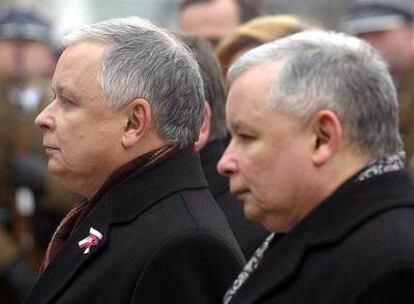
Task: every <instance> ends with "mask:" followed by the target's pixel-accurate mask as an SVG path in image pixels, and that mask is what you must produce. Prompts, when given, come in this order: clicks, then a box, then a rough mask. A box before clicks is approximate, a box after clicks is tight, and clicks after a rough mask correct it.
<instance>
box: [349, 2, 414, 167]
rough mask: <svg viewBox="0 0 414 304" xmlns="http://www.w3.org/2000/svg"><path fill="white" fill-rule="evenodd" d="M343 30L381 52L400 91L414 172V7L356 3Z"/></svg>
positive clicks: (403, 127)
mask: <svg viewBox="0 0 414 304" xmlns="http://www.w3.org/2000/svg"><path fill="white" fill-rule="evenodd" d="M342 27H343V30H344V31H345V32H347V33H349V34H352V35H355V36H357V37H359V38H361V39H363V40H365V41H366V42H368V43H369V44H371V45H372V46H374V47H375V48H376V49H378V50H379V51H380V53H381V55H382V56H383V57H384V59H385V60H386V61H387V63H388V66H389V69H390V72H391V74H392V76H393V79H394V82H395V84H396V86H397V90H398V98H399V103H400V131H401V134H402V138H403V142H404V146H405V150H406V153H407V162H408V165H409V167H410V169H411V171H414V157H413V156H414V85H413V84H414V4H413V3H411V1H409V0H405V1H404V0H356V1H353V2H352V3H351V5H350V8H349V11H348V14H347V15H346V17H345V18H344V22H343V24H342Z"/></svg>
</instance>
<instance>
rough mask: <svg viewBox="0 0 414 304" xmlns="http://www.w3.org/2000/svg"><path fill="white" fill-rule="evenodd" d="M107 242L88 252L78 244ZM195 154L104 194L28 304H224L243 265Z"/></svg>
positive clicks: (62, 251) (178, 157) (238, 250)
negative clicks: (90, 239) (94, 239)
mask: <svg viewBox="0 0 414 304" xmlns="http://www.w3.org/2000/svg"><path fill="white" fill-rule="evenodd" d="M91 227H92V228H94V229H96V230H98V231H99V232H100V233H101V234H102V235H103V239H102V240H101V241H100V242H99V244H98V245H96V246H93V247H92V248H91V251H90V253H88V254H84V253H83V251H84V249H81V248H79V245H78V242H79V241H80V240H82V239H84V238H85V237H87V236H88V235H89V229H90V228H91ZM243 262H244V260H243V257H242V253H241V251H240V249H239V247H238V245H237V243H236V240H235V239H234V236H233V234H232V233H231V231H230V228H229V227H228V224H227V221H226V220H225V217H224V215H223V213H222V212H221V210H220V209H219V208H218V206H217V204H216V203H215V202H214V200H213V197H212V196H211V193H210V192H209V191H208V188H207V183H206V181H205V179H204V176H203V172H202V169H201V166H200V161H199V157H198V155H197V154H195V153H186V154H183V155H180V156H176V157H174V158H172V159H170V160H167V161H166V162H164V163H161V164H160V165H158V166H156V167H154V168H152V169H150V170H149V171H147V172H145V173H143V174H142V175H140V176H138V177H137V178H135V179H132V180H130V181H128V182H127V183H126V184H124V185H122V186H121V187H119V188H117V189H116V190H114V191H111V192H109V193H107V194H106V195H104V196H103V198H102V199H101V200H100V201H99V202H98V204H97V205H96V207H95V208H94V209H93V211H92V213H91V214H90V215H89V217H88V218H87V219H86V220H85V222H84V223H82V224H81V226H80V227H79V229H78V230H77V231H75V232H74V233H73V234H72V235H71V236H70V237H69V239H68V240H67V242H66V244H65V246H64V247H63V249H62V250H61V251H60V252H59V253H58V254H57V255H56V257H55V258H54V260H52V262H51V264H50V265H49V267H48V268H47V269H46V270H45V272H44V273H43V274H42V275H41V276H40V278H39V280H38V282H37V284H36V286H35V287H34V289H33V290H32V292H31V294H30V295H29V297H28V298H27V299H26V303H89V304H91V303H140V304H145V303H152V304H153V303H191V304H193V303H219V302H220V301H221V298H222V297H223V294H224V292H225V290H226V289H227V288H228V287H229V286H230V285H231V283H232V281H233V280H234V278H235V277H236V275H237V273H238V272H239V271H240V269H241V267H242V265H243Z"/></svg>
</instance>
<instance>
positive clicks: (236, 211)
mask: <svg viewBox="0 0 414 304" xmlns="http://www.w3.org/2000/svg"><path fill="white" fill-rule="evenodd" d="M225 149H226V143H225V140H221V139H218V140H215V141H213V142H210V143H209V144H208V145H207V146H205V147H204V148H203V149H202V150H201V151H200V156H201V164H202V166H203V169H204V173H205V175H206V179H207V182H208V184H209V188H210V191H211V193H212V194H213V196H214V199H215V200H216V201H217V203H218V204H219V206H220V208H221V209H222V210H223V212H224V214H225V215H226V218H227V220H228V222H229V225H230V228H231V229H232V230H233V233H234V236H235V237H236V240H237V242H238V243H239V245H240V248H241V249H242V251H243V253H244V255H245V257H246V259H248V258H249V257H250V256H251V255H252V254H253V252H254V251H255V250H256V249H257V248H258V247H259V246H260V245H261V244H262V243H263V241H264V240H265V238H266V236H267V235H269V232H268V231H266V230H265V229H264V228H263V227H262V226H261V225H260V224H258V223H255V222H252V221H249V220H248V219H246V218H245V216H244V213H243V204H242V202H241V201H240V200H238V199H237V197H235V196H233V195H231V193H230V192H229V179H228V178H227V177H224V176H221V175H219V174H218V172H217V163H218V162H219V160H220V157H221V155H222V154H223V152H224V150H225Z"/></svg>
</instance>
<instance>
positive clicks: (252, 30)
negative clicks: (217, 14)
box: [216, 15, 313, 79]
mask: <svg viewBox="0 0 414 304" xmlns="http://www.w3.org/2000/svg"><path fill="white" fill-rule="evenodd" d="M312 27H313V25H311V23H309V22H307V21H305V20H302V19H301V18H300V17H297V16H293V15H269V16H262V17H257V18H254V19H252V20H250V21H249V22H246V23H244V24H242V25H240V26H239V27H237V28H236V29H235V30H234V31H233V33H231V34H230V35H228V36H227V37H225V38H224V39H223V40H222V41H221V42H220V43H219V44H218V46H217V49H216V53H217V57H218V59H219V62H220V65H221V68H222V70H223V76H224V79H225V76H226V74H227V70H228V68H229V67H230V65H231V64H232V63H233V62H234V61H235V60H236V59H237V58H239V57H240V56H241V55H242V54H244V53H245V52H247V51H248V50H250V49H252V48H255V47H257V46H259V45H262V44H264V43H267V42H270V41H273V40H275V39H278V38H282V37H285V36H288V35H291V34H295V33H297V32H301V31H303V30H307V29H311V28H312Z"/></svg>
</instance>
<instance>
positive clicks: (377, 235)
mask: <svg viewBox="0 0 414 304" xmlns="http://www.w3.org/2000/svg"><path fill="white" fill-rule="evenodd" d="M229 79H230V81H231V83H232V84H231V88H230V92H229V97H228V101H227V109H226V110H227V113H226V115H227V119H228V126H229V129H230V132H231V134H232V139H231V142H230V144H229V146H228V147H227V149H226V151H225V153H224V155H223V156H222V158H221V160H220V162H219V164H218V168H219V171H220V173H222V174H225V175H227V176H229V177H230V190H231V192H232V193H233V194H235V195H237V196H238V197H239V198H240V199H242V200H243V203H244V213H245V215H246V217H247V218H249V219H251V220H254V221H257V222H260V223H261V224H262V225H263V226H264V227H265V228H266V229H268V230H269V231H271V232H273V233H276V232H285V233H286V234H285V235H284V236H283V237H282V238H281V239H279V240H278V241H277V242H275V239H274V234H272V235H270V236H269V237H268V238H267V239H266V241H265V242H264V243H263V244H262V245H261V246H260V248H259V249H258V250H257V251H256V252H255V254H254V256H253V257H252V258H251V259H250V261H249V262H248V263H247V264H246V266H245V268H244V270H243V271H242V273H241V274H240V275H239V277H238V279H237V280H236V281H235V282H234V284H233V286H232V288H230V289H229V290H228V292H227V293H226V295H225V297H224V303H283V304H288V303H289V304H290V303H292V304H301V303H303V304H305V303H307V304H309V303H315V304H316V303H317V304H319V303H323V304H345V303H346V304H351V303H352V304H356V303H358V304H362V303H364V304H368V303H370V304H371V303H376V304H378V303H384V304H385V303H414V289H413V288H412V284H413V282H414V232H413V231H414V182H413V179H412V176H411V175H410V173H409V172H408V171H406V169H404V152H403V151H402V143H401V138H400V135H399V132H398V104H397V97H396V90H395V87H394V85H393V82H392V78H391V76H390V74H389V72H388V70H387V66H386V64H385V62H384V61H383V60H382V58H381V57H380V56H379V55H378V53H377V52H376V51H375V50H374V49H373V48H372V47H371V46H369V45H368V44H367V43H365V42H363V41H362V40H359V39H357V38H353V37H350V36H346V35H343V34H337V33H329V32H324V31H310V32H303V33H299V34H295V35H293V36H290V37H287V38H283V39H280V40H277V41H275V42H271V43H269V44H266V45H263V46H261V47H259V48H257V49H254V50H251V51H249V52H248V53H246V54H245V55H243V56H242V57H241V58H240V59H239V60H238V61H237V62H236V63H235V64H234V65H233V66H232V67H231V70H230V72H229Z"/></svg>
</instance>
